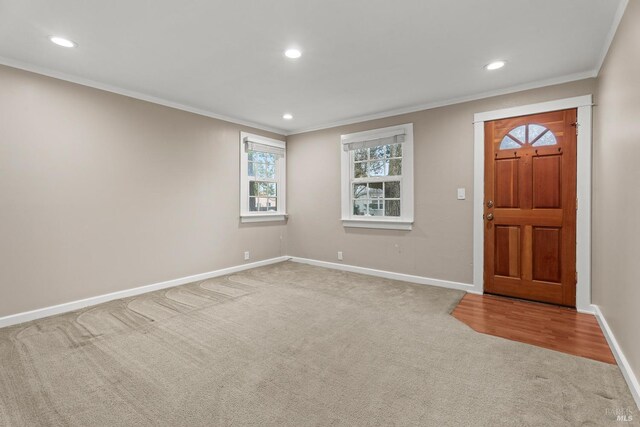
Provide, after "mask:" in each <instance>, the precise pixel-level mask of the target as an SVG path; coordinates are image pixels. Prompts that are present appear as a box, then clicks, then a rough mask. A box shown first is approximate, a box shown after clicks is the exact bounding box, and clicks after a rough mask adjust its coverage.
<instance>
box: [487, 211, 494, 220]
mask: <svg viewBox="0 0 640 427" xmlns="http://www.w3.org/2000/svg"><path fill="white" fill-rule="evenodd" d="M487 221H493V214H492V213H488V214H487Z"/></svg>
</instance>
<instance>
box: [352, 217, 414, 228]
mask: <svg viewBox="0 0 640 427" xmlns="http://www.w3.org/2000/svg"><path fill="white" fill-rule="evenodd" d="M342 226H343V227H355V228H378V229H387V230H411V229H412V228H413V221H400V220H396V219H343V220H342Z"/></svg>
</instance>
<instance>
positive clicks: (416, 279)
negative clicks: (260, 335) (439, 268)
mask: <svg viewBox="0 0 640 427" xmlns="http://www.w3.org/2000/svg"><path fill="white" fill-rule="evenodd" d="M290 259H291V261H293V262H299V263H302V264H309V265H315V266H317V267H325V268H332V269H334V270H342V271H349V272H351V273H360V274H367V275H369V276H376V277H383V278H385V279H392V280H401V281H403V282H410V283H417V284H420V285H430V286H439V287H441V288H449V289H457V290H461V291H467V292H469V293H474V294H475V293H478V292H477V291H476V290H475V288H474V286H473V285H470V284H468V283H460V282H451V281H449V280H441V279H432V278H429V277H423V276H413V275H411V274H404V273H395V272H393V271H385V270H375V269H373V268H366V267H358V266H355V265H349V264H339V263H336V262H328V261H318V260H315V259H308V258H299V257H290Z"/></svg>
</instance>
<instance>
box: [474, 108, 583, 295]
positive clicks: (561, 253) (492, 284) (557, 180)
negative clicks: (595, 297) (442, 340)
mask: <svg viewBox="0 0 640 427" xmlns="http://www.w3.org/2000/svg"><path fill="white" fill-rule="evenodd" d="M575 121H576V110H575V109H573V110H565V111H555V112H551V113H544V114H537V115H532V116H524V117H515V118H510V119H505V120H497V121H493V122H487V123H485V266H484V268H485V272H484V273H485V290H486V292H491V293H497V294H502V295H508V296H514V297H518V298H525V299H532V300H536V301H544V302H551V303H555V304H562V305H568V306H575V232H576V231H575V223H576V128H575V126H574V125H575Z"/></svg>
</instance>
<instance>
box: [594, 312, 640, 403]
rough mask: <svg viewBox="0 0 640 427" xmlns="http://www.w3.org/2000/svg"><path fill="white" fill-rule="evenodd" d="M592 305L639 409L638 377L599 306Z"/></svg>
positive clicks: (639, 388)
mask: <svg viewBox="0 0 640 427" xmlns="http://www.w3.org/2000/svg"><path fill="white" fill-rule="evenodd" d="M592 307H593V308H594V311H595V316H596V319H598V323H600V327H601V328H602V332H603V333H604V336H605V338H606V339H607V342H608V343H609V347H610V348H611V351H612V352H613V355H614V357H615V358H616V361H617V362H618V367H619V368H620V370H621V371H622V376H623V377H624V379H625V381H626V382H627V385H628V386H629V390H631V395H632V396H633V399H634V400H635V401H636V405H637V406H638V409H640V383H638V377H636V375H635V374H634V372H633V369H631V365H629V361H628V360H627V358H626V357H625V356H624V353H623V352H622V349H621V348H620V345H619V344H618V341H617V340H616V337H615V336H614V335H613V331H612V330H611V328H610V327H609V324H608V323H607V319H605V317H604V315H603V314H602V311H601V310H600V307H598V306H597V305H592Z"/></svg>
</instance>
